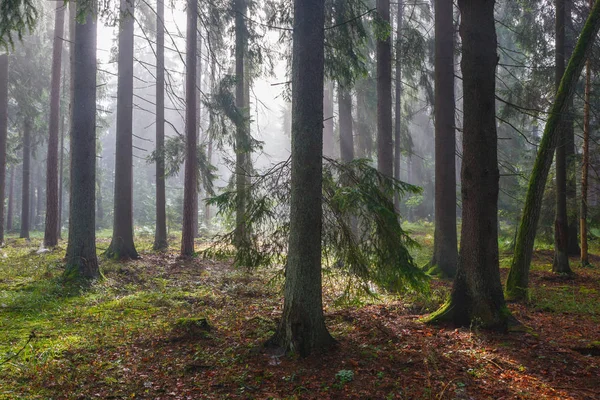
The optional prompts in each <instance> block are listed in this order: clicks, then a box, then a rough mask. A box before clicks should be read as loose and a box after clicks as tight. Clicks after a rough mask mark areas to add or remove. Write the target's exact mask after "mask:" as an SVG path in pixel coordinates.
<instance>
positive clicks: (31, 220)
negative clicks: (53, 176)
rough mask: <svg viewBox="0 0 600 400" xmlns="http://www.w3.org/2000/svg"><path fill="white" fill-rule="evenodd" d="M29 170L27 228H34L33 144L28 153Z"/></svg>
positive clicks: (34, 175)
mask: <svg viewBox="0 0 600 400" xmlns="http://www.w3.org/2000/svg"><path fill="white" fill-rule="evenodd" d="M29 170H30V171H31V172H30V174H29V230H35V219H36V215H35V206H36V204H37V201H36V196H35V189H36V175H37V168H36V162H35V158H34V155H33V146H32V154H31V155H30V166H29Z"/></svg>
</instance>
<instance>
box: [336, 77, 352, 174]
mask: <svg viewBox="0 0 600 400" xmlns="http://www.w3.org/2000/svg"><path fill="white" fill-rule="evenodd" d="M338 107H339V119H340V158H341V159H342V161H343V162H350V161H352V160H354V133H353V130H352V95H351V94H350V91H349V90H348V89H347V88H345V87H343V85H341V84H339V83H338Z"/></svg>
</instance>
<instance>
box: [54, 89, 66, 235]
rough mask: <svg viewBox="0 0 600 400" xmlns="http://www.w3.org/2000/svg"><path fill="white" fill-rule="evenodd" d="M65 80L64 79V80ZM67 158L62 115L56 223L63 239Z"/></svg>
mask: <svg viewBox="0 0 600 400" xmlns="http://www.w3.org/2000/svg"><path fill="white" fill-rule="evenodd" d="M63 80H64V78H63ZM64 158H65V116H64V114H63V115H62V121H61V130H60V164H59V168H58V218H57V219H58V220H57V222H56V236H57V238H58V239H62V232H61V231H62V212H63V193H64V189H63V185H64V179H63V173H64V172H63V168H64Z"/></svg>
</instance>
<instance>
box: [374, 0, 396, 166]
mask: <svg viewBox="0 0 600 400" xmlns="http://www.w3.org/2000/svg"><path fill="white" fill-rule="evenodd" d="M377 14H378V15H379V18H380V19H381V21H382V22H384V23H387V24H389V23H390V1H389V0H377ZM377 169H378V170H379V172H381V173H383V174H385V175H386V176H389V177H393V176H394V140H393V136H392V46H391V39H390V37H389V36H388V37H387V38H385V39H383V40H382V39H381V38H378V40H377Z"/></svg>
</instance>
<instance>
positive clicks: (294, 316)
mask: <svg viewBox="0 0 600 400" xmlns="http://www.w3.org/2000/svg"><path fill="white" fill-rule="evenodd" d="M324 6H325V2H324V1H323V0H294V30H293V45H292V46H293V50H292V166H291V168H292V181H291V182H292V183H291V214H290V241H289V247H288V262H287V266H286V271H285V289H284V305H283V315H282V317H281V321H280V323H279V327H278V329H277V332H276V333H275V335H274V336H273V337H272V338H271V340H270V344H273V345H277V346H280V347H283V348H284V349H286V350H291V351H294V352H297V353H299V354H300V355H301V356H307V355H309V354H311V353H314V352H315V351H319V350H322V349H325V348H327V347H329V346H330V345H332V344H333V342H334V341H333V338H332V337H331V336H330V335H329V332H328V331H327V327H326V326H325V319H324V316H323V300H322V286H321V226H322V217H323V211H322V204H321V196H322V180H323V176H322V172H323V165H322V155H323V102H322V99H323V78H324V76H323V75H324V73H323V67H324V37H325V34H324V28H323V27H324V24H325V18H324V17H325V15H324V14H325V13H324Z"/></svg>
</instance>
